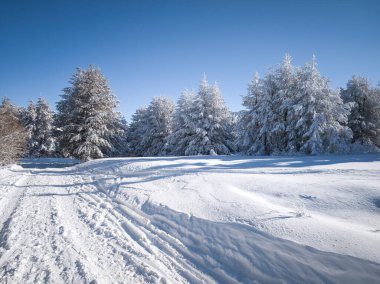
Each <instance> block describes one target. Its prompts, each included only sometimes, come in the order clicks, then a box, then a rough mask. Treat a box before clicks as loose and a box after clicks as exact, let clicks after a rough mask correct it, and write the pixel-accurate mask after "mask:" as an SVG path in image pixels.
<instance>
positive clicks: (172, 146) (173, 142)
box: [167, 90, 196, 156]
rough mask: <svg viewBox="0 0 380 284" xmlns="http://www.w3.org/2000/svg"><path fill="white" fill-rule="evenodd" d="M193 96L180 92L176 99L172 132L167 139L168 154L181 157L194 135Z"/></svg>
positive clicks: (190, 93)
mask: <svg viewBox="0 0 380 284" xmlns="http://www.w3.org/2000/svg"><path fill="white" fill-rule="evenodd" d="M194 98H195V95H194V94H193V93H192V92H191V91H187V90H186V91H184V92H182V94H181V96H180V98H179V99H178V102H177V106H176V108H175V112H174V117H173V131H172V134H171V135H170V136H169V137H168V143H167V144H168V152H169V153H170V154H173V155H177V156H183V155H185V154H186V153H185V152H186V148H187V146H188V145H189V143H190V141H191V138H192V136H193V135H195V129H196V127H195V125H194V120H193V119H192V113H191V112H192V104H193V103H194Z"/></svg>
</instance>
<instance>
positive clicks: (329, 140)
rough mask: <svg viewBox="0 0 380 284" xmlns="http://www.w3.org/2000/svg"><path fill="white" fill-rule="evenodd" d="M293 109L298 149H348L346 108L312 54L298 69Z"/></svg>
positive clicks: (330, 151) (306, 151) (309, 152)
mask: <svg viewBox="0 0 380 284" xmlns="http://www.w3.org/2000/svg"><path fill="white" fill-rule="evenodd" d="M296 96H297V97H296V99H295V104H294V106H293V107H294V109H295V111H294V112H295V113H297V114H298V115H297V116H295V118H296V117H297V118H296V125H295V130H296V140H297V142H296V143H295V145H296V147H297V150H299V151H301V152H304V153H306V154H322V153H337V152H347V151H348V150H349V141H350V138H351V136H352V132H351V130H350V129H349V128H348V127H347V126H345V125H346V124H347V117H348V113H349V108H348V106H347V105H345V104H343V102H342V99H341V98H340V96H339V93H338V92H336V91H333V90H331V89H330V87H329V86H328V80H327V79H326V78H325V77H323V76H321V74H320V73H319V71H318V69H317V63H316V60H315V57H313V59H312V61H311V62H309V63H307V64H305V66H304V67H303V68H302V69H301V70H300V72H299V78H298V84H297V95H296Z"/></svg>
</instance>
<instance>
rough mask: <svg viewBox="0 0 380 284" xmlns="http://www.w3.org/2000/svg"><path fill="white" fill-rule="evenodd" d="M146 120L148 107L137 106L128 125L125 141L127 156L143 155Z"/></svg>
mask: <svg viewBox="0 0 380 284" xmlns="http://www.w3.org/2000/svg"><path fill="white" fill-rule="evenodd" d="M147 120H148V109H147V108H146V107H145V108H139V109H137V110H136V112H135V113H134V114H133V115H132V119H131V123H130V124H129V127H128V133H127V142H128V148H129V152H128V155H129V156H138V157H141V156H143V155H144V150H145V149H144V147H143V146H142V140H143V136H144V134H145V132H146V125H147Z"/></svg>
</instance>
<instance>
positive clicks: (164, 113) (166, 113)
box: [141, 97, 174, 156]
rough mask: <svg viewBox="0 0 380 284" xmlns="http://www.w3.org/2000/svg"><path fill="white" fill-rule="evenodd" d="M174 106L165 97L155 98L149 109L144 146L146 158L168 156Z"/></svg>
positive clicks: (143, 140)
mask: <svg viewBox="0 0 380 284" xmlns="http://www.w3.org/2000/svg"><path fill="white" fill-rule="evenodd" d="M173 113H174V104H173V103H172V101H170V100H169V99H167V98H165V97H155V98H153V99H152V102H151V103H150V105H149V106H148V109H147V120H146V126H145V128H144V130H145V131H144V135H143V139H142V142H141V143H142V146H143V147H144V154H143V155H144V156H158V155H167V154H168V149H167V139H168V137H169V135H170V134H171V132H172V122H173Z"/></svg>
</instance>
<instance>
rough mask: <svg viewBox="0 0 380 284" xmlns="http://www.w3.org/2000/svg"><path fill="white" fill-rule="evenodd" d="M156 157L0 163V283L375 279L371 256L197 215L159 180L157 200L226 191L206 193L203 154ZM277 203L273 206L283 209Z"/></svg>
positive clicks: (213, 197) (378, 273) (377, 268)
mask: <svg viewBox="0 0 380 284" xmlns="http://www.w3.org/2000/svg"><path fill="white" fill-rule="evenodd" d="M229 159H230V158H229ZM157 161H159V160H158V159H120V160H117V159H109V160H103V161H94V162H91V163H87V164H84V165H79V166H74V167H71V168H70V167H69V168H49V167H45V166H41V165H40V164H35V165H38V166H39V168H33V163H29V164H28V165H27V167H25V168H22V167H18V166H14V167H11V168H5V169H2V170H0V189H1V190H0V213H1V214H0V283H93V284H94V283H214V282H215V283H238V282H242V283H254V282H255V281H256V282H257V283H284V282H288V283H294V282H305V281H306V282H309V283H326V282H331V283H335V282H336V283H358V282H362V283H376V282H378V281H379V279H380V265H379V264H377V263H375V262H371V261H369V260H365V259H360V258H355V257H352V256H348V255H342V254H337V253H333V252H324V251H320V250H316V249H314V248H311V247H308V246H304V245H302V244H297V243H295V242H291V241H288V240H284V239H280V238H276V237H274V236H271V235H269V234H267V233H264V232H262V231H259V230H258V229H257V228H258V227H257V226H256V225H254V226H251V225H249V222H247V224H248V225H246V224H241V223H242V222H240V223H237V221H236V220H235V221H234V222H218V221H216V220H213V218H208V219H206V218H202V216H197V215H202V214H203V213H202V214H201V213H199V212H198V213H199V214H197V212H194V213H195V214H194V215H193V214H189V213H188V212H186V210H184V211H183V212H178V211H179V210H178V208H176V210H174V209H173V208H169V207H168V206H164V205H159V203H160V202H157V201H156V200H155V198H156V197H155V196H154V194H153V193H152V192H154V190H155V187H160V188H162V190H163V191H164V192H161V195H162V196H161V198H163V199H165V194H167V196H166V198H167V200H169V201H168V202H167V203H168V204H171V203H170V202H173V200H170V194H171V193H170V192H168V189H171V188H172V187H173V184H175V185H176V189H175V190H177V191H178V190H180V192H181V194H184V196H187V197H188V202H190V203H191V202H195V201H199V203H207V202H208V203H215V204H219V203H218V201H217V200H219V201H220V202H221V203H222V204H224V203H226V202H227V201H226V200H225V198H226V197H225V196H224V195H223V194H220V195H218V192H217V191H212V190H211V189H209V190H208V191H207V186H211V185H213V186H215V184H213V182H215V181H213V180H212V175H213V173H211V172H212V170H211V169H209V170H210V176H205V174H204V173H205V172H206V170H205V169H204V168H203V169H202V170H199V166H200V163H202V162H204V161H200V160H197V159H193V160H187V161H181V162H179V161H178V160H169V164H164V165H161V164H160V163H162V162H157ZM170 161H172V162H173V163H171V162H170ZM283 161H285V160H283ZM144 163H145V164H144ZM209 163H214V164H215V165H217V164H218V163H221V162H220V161H218V160H215V159H214V160H209ZM230 163H235V162H234V161H233V159H230ZM215 165H214V169H215ZM203 166H204V165H203ZM123 167H126V168H124V169H123ZM155 167H156V168H155ZM160 167H161V168H160ZM207 167H210V164H208V165H207ZM147 168H150V170H149V172H147V171H146V169H147ZM152 168H153V169H152ZM126 169H127V170H126ZM169 169H170V171H168V170H169ZM165 170H166V172H165ZM222 170H223V171H224V174H226V172H230V171H233V170H232V169H225V168H224V169H223V167H222ZM234 170H236V168H234ZM239 170H241V167H240V169H239ZM188 171H191V175H190V176H188V175H189V172H188ZM199 172H203V174H199ZM193 174H194V175H193ZM214 174H215V173H214ZM236 174H237V173H236ZM366 174H367V175H368V172H367V173H366ZM186 176H188V177H189V178H191V179H193V180H195V179H196V178H197V179H198V181H197V183H195V184H192V183H191V181H190V180H187V179H186ZM210 184H211V185H210ZM195 185H198V186H203V187H204V191H205V192H206V191H207V194H206V195H202V194H203V193H202V189H199V188H195V187H194V186H195ZM175 190H174V188H173V194H174V195H175V194H178V193H175ZM227 190H228V192H229V194H233V195H236V196H240V197H239V198H241V197H242V198H244V199H246V200H247V202H248V200H250V198H254V199H255V200H259V201H260V203H263V206H272V205H271V204H272V203H271V202H272V201H271V200H270V199H266V198H264V197H263V196H262V195H260V194H258V193H256V195H255V194H254V193H253V192H249V191H247V190H245V189H244V187H242V188H239V187H233V186H231V185H228V188H227ZM136 192H138V194H136ZM251 194H253V195H251ZM174 195H172V197H173V196H174ZM205 196H208V197H207V198H209V199H207V198H206V197H205ZM260 198H261V199H260ZM305 198H306V199H308V198H313V197H312V196H311V197H310V196H309V195H307V196H306V197H305ZM177 201H179V202H183V200H180V199H177ZM230 201H231V202H235V203H226V204H230V205H231V206H233V207H234V208H236V209H238V208H239V206H242V207H241V209H242V210H246V209H245V208H244V203H239V202H238V201H237V200H230ZM265 202H267V203H268V202H269V205H268V204H266V203H265ZM230 205H228V206H230ZM208 206H209V208H210V211H214V210H215V211H217V209H216V207H212V204H208ZM273 206H274V205H273ZM275 206H277V207H275ZM275 206H274V209H276V210H278V212H281V210H283V208H284V207H286V206H285V205H284V204H275ZM191 208H193V210H194V208H197V207H196V206H193V207H191ZM218 208H219V209H218V210H222V211H221V212H220V214H221V215H223V214H227V213H228V214H229V211H223V210H227V209H228V208H227V207H218ZM284 210H285V209H284ZM223 212H224V213H223ZM228 214H227V215H228ZM244 220H245V219H244ZM248 221H249V220H248ZM251 221H252V220H251ZM251 221H250V222H251ZM376 240H377V239H375V241H376ZM374 245H377V244H374Z"/></svg>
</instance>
